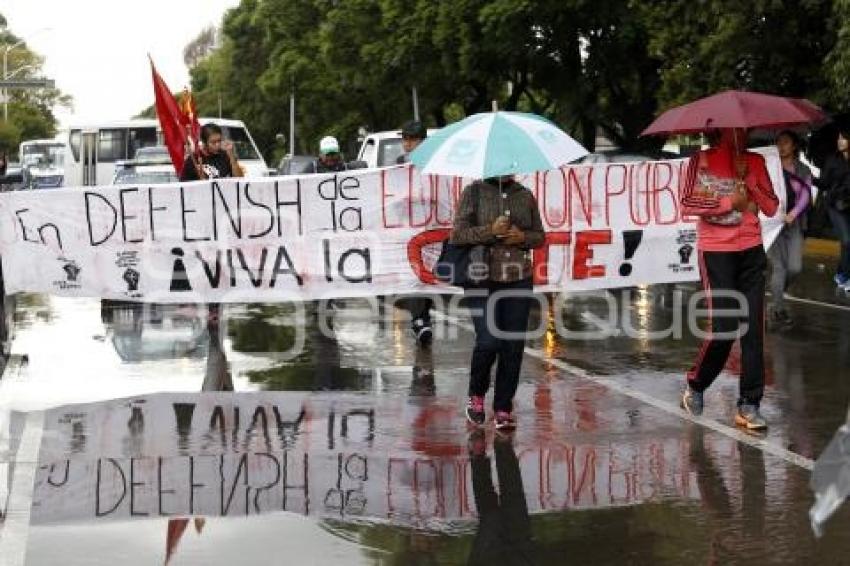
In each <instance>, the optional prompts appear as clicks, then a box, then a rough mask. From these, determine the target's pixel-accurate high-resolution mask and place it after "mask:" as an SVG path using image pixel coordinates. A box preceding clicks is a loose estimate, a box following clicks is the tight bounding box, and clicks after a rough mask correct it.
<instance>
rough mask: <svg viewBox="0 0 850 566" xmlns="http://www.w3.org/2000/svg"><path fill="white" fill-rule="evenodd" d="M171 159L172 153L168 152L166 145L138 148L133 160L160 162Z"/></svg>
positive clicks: (137, 161) (138, 161)
mask: <svg viewBox="0 0 850 566" xmlns="http://www.w3.org/2000/svg"><path fill="white" fill-rule="evenodd" d="M170 160H171V155H170V154H169V153H168V148H167V147H165V146H164V145H153V146H149V147H140V148H139V149H137V150H136V155H134V156H133V161H135V162H136V163H151V162H156V163H159V162H162V161H170Z"/></svg>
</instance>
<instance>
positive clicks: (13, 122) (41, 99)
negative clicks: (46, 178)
mask: <svg viewBox="0 0 850 566" xmlns="http://www.w3.org/2000/svg"><path fill="white" fill-rule="evenodd" d="M18 41H19V38H18V37H16V36H15V35H14V34H13V33H12V32H11V31H10V30H9V29H8V27H7V24H6V19H5V18H4V17H3V16H2V15H0V44H5V45H9V44H14V43H17V42H18ZM43 64H44V59H43V58H42V57H40V56H39V55H38V54H36V53H34V52H33V51H31V50H30V49H29V48H27V46H26V44H24V45H21V46H19V47H17V48H15V49H14V50H12V51H11V52H10V53H9V58H8V65H9V69H10V72H12V70H16V69H23V70H22V71H21V72H19V73H18V74H17V75H16V78H29V77H34V76H39V75H41V69H42V66H43ZM9 94H10V96H9V98H10V100H9V105H8V107H9V122H8V123H7V124H3V128H2V133H0V144H2V145H0V150H3V149H6V150H8V151H9V152H10V153H12V154H17V151H18V146H19V144H20V143H21V141H24V140H29V139H37V138H52V137H53V136H55V135H56V125H57V121H56V117H55V116H54V114H53V109H54V108H56V107H57V106H65V107H70V105H71V97H70V96H68V95H65V94H62V93H61V92H60V91H59V90H58V89H55V88H50V89H29V90H10V91H9Z"/></svg>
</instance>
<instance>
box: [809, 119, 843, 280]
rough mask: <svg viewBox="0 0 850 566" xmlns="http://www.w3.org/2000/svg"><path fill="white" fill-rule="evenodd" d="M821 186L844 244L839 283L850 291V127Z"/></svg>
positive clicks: (828, 164)
mask: <svg viewBox="0 0 850 566" xmlns="http://www.w3.org/2000/svg"><path fill="white" fill-rule="evenodd" d="M816 182H817V185H818V187H819V188H820V189H821V190H822V191H824V195H823V196H822V197H820V198H825V199H826V204H827V211H828V213H829V220H830V222H832V228H833V230H834V231H835V235H836V236H838V239H839V240H840V241H841V256H840V259H839V261H838V268H837V270H836V274H835V284H836V285H837V286H838V287H839V288H841V289H843V290H845V291H850V128H844V129H841V130H839V133H838V141H837V151H836V152H835V153H834V154H833V155H830V156H829V157H828V158H827V160H826V163H825V164H824V167H823V170H822V171H821V175H820V179H818V180H817V181H816Z"/></svg>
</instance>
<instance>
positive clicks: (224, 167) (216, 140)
mask: <svg viewBox="0 0 850 566" xmlns="http://www.w3.org/2000/svg"><path fill="white" fill-rule="evenodd" d="M222 138H223V136H222V133H221V128H220V127H219V126H218V124H213V123H209V124H206V125H204V126H203V127H202V128H201V144H202V145H201V148H200V155H199V156H194V155H191V154H190V155H189V157H187V158H186V163H185V164H184V165H183V172H182V173H181V175H180V180H181V181H198V180H201V179H227V178H229V177H242V176H243V171H242V167H241V166H240V165H239V162H238V161H237V160H236V156H235V155H234V154H233V143H232V142H230V141H227V142H225V141H223V139H222ZM207 311H208V316H207V319H208V323H209V324H217V323H218V321H219V315H220V314H221V304H220V303H208V304H207Z"/></svg>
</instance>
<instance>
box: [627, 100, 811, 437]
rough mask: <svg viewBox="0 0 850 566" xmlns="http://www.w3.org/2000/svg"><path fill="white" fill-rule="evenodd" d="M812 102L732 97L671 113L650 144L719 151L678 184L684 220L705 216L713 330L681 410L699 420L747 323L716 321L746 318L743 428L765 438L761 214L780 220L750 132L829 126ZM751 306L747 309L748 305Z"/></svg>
mask: <svg viewBox="0 0 850 566" xmlns="http://www.w3.org/2000/svg"><path fill="white" fill-rule="evenodd" d="M825 117H826V116H825V115H824V113H823V112H822V111H821V110H820V108H818V107H817V106H816V105H814V104H812V103H811V102H809V101H808V100H803V99H794V98H785V97H781V96H773V95H769V94H762V93H758V92H748V91H735V90H729V91H725V92H721V93H718V94H715V95H712V96H709V97H706V98H702V99H700V100H697V101H694V102H692V103H690V104H685V105H684V106H679V107H676V108H673V109H671V110H668V111H667V112H665V113H664V114H662V115H661V116H660V117H659V118H658V119H657V120H655V122H653V123H652V125H650V126H649V127H648V128H647V129H646V130H644V132H643V135H659V134H680V133H699V132H708V133H710V135H711V138H712V144H711V147H710V148H709V149H708V150H705V151H699V152H697V153H696V155H694V156H693V157H692V158H691V160H690V162H689V163H688V169H687V174H686V175H685V178H684V179H682V180H681V183H680V187H679V188H680V194H681V200H682V208H683V212H684V213H685V214H687V215H690V216H697V217H698V222H697V238H698V240H697V249H698V251H699V266H700V275H701V278H702V284H703V287H704V288H705V291H706V295H707V300H708V307H709V320H710V324H711V328H710V329H709V335H708V336H707V337H706V339H705V341H704V343H703V345H702V348H701V349H700V352H699V355H698V356H697V360H696V363H695V364H694V366H693V368H691V370H690V371H689V372H688V376H687V386H686V387H685V391H684V394H683V395H682V406H683V408H684V409H685V410H686V411H688V412H689V413H691V414H695V415H698V414H701V413H702V410H703V394H704V392H705V390H706V389H708V387H709V386H710V385H711V384H712V383H713V382H714V380H715V379H716V378H717V376H718V375H719V374H720V372H721V371H722V370H723V367H724V366H725V365H726V360H727V358H728V357H729V353H730V352H731V350H732V345H733V343H734V341H735V339H736V338H737V337H738V333H739V332H738V331H739V322H740V321H739V319H738V318H732V317H730V316H729V315H728V313H720V314H726V316H713V314H715V313H718V311H720V310H726V309H740V308H742V307H743V308H744V310H745V311H746V327H745V328H741V329H740V331H741V332H740V333H741V337H740V339H741V358H742V359H741V368H742V371H741V380H740V393H739V397H738V410H737V413H736V415H735V423H736V424H737V425H739V426H743V427H745V428H747V429H749V430H761V429H764V428H766V427H767V423H766V422H765V420H764V418H762V416H761V413H760V412H759V405H760V403H761V398H762V394H763V391H764V346H763V341H764V288H765V270H766V267H767V258H766V255H765V251H764V246H763V244H762V236H761V225H760V223H759V218H758V214H759V213H760V212H761V213H763V214H765V215H766V216H769V217H772V216H774V215H775V214H776V211H777V209H778V208H779V199H777V198H776V194H775V193H774V190H773V185H772V183H771V181H770V177H769V176H768V173H767V168H766V166H765V161H764V158H763V157H762V156H761V155H759V154H756V153H751V152H748V151H746V150H745V147H746V141H747V130H749V129H751V128H765V129H776V130H780V129H783V128H790V127H795V126H801V125H805V124H810V123H812V122H817V121H821V120H823V119H825ZM742 298H743V301H744V304H743V305H742V304H741V299H742Z"/></svg>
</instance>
